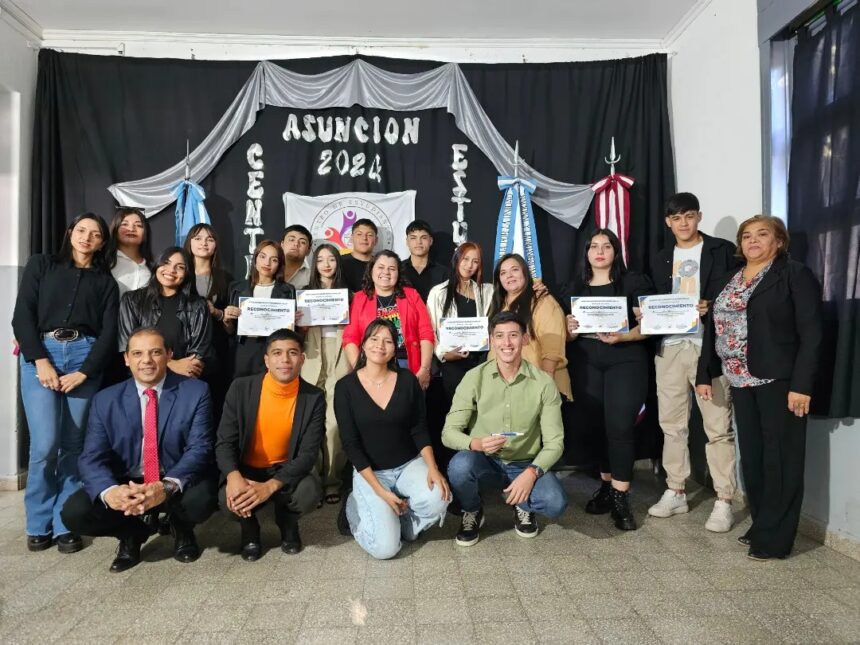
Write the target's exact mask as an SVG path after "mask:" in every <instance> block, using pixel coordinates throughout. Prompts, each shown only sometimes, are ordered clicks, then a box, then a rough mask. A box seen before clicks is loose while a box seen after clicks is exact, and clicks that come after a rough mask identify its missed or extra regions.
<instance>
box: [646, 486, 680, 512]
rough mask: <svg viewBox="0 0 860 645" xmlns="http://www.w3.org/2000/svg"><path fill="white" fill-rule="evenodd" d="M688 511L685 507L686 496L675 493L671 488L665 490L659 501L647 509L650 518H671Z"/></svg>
mask: <svg viewBox="0 0 860 645" xmlns="http://www.w3.org/2000/svg"><path fill="white" fill-rule="evenodd" d="M689 510H690V507H689V506H687V494H686V493H676V492H675V491H673V490H672V489H671V488H667V489H666V492H664V493H663V497H661V498H660V501H659V502H657V503H656V504H654V506H652V507H651V508H649V509H648V515H650V516H652V517H672V516H673V515H678V514H680V513H686V512H687V511H689Z"/></svg>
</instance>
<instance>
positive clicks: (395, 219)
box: [284, 190, 415, 258]
mask: <svg viewBox="0 0 860 645" xmlns="http://www.w3.org/2000/svg"><path fill="white" fill-rule="evenodd" d="M284 212H285V215H286V217H285V221H286V225H287V226H291V225H292V224H301V225H302V226H305V227H307V229H308V230H309V231H310V232H311V235H312V236H313V246H314V248H316V246H317V245H319V244H321V243H322V242H328V243H330V244H334V245H335V246H336V247H338V248H339V249H340V252H341V253H346V252H348V251H349V250H350V249H351V248H352V246H351V245H350V240H351V239H352V225H353V224H354V223H355V222H356V221H357V220H360V219H369V220H371V221H373V222H374V223H375V224H376V226H377V227H378V228H379V239H378V240H377V243H376V248H375V251H381V250H382V249H391V250H392V251H394V252H395V253H397V255H399V256H400V257H403V258H405V257H408V256H409V249H408V248H407V247H406V227H407V226H408V225H409V222H411V221H412V220H414V219H415V191H414V190H404V191H403V192H399V193H337V194H334V195H320V196H319V197H309V196H307V195H297V194H295V193H284Z"/></svg>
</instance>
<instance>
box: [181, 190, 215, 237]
mask: <svg viewBox="0 0 860 645" xmlns="http://www.w3.org/2000/svg"><path fill="white" fill-rule="evenodd" d="M173 194H174V195H176V246H182V245H183V243H184V242H185V237H186V236H187V235H188V231H190V230H191V227H192V226H194V225H195V224H211V223H212V220H210V219H209V212H208V211H207V210H206V206H205V205H204V204H203V200H204V199H206V193H205V192H203V189H202V188H201V187H200V186H199V185H197V184H195V183H192V182H190V181H188V180H184V181H180V182H179V183H178V184H176V188H174V189H173Z"/></svg>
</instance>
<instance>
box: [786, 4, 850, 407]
mask: <svg viewBox="0 0 860 645" xmlns="http://www.w3.org/2000/svg"><path fill="white" fill-rule="evenodd" d="M793 85H794V87H793V92H792V103H791V121H792V140H791V169H790V173H789V184H788V185H789V202H788V210H789V215H788V224H789V232H790V233H791V238H792V239H791V253H792V256H794V257H795V258H796V259H798V260H800V261H802V262H805V263H806V264H807V265H808V266H809V267H810V268H811V269H812V270H813V271H814V272H815V274H816V275H817V276H818V279H819V280H820V281H821V284H822V287H823V295H824V316H825V334H824V339H825V346H824V351H822V355H821V368H820V372H819V379H818V381H817V389H816V391H815V393H814V394H813V397H812V410H813V412H814V413H816V414H821V415H826V416H829V417H834V418H839V417H858V416H860V333H858V331H860V307H858V298H860V283H858V279H860V10H858V7H857V6H854V7H853V8H851V9H848V10H847V11H846V12H845V13H844V14H840V12H839V11H838V10H836V9H834V8H832V7H831V8H830V9H829V10H828V11H827V14H826V24H825V26H824V27H823V28H822V29H821V30H820V31H818V32H816V33H810V31H809V30H808V29H804V30H802V31H801V32H800V33H799V34H798V41H797V47H796V49H795V53H794V78H793Z"/></svg>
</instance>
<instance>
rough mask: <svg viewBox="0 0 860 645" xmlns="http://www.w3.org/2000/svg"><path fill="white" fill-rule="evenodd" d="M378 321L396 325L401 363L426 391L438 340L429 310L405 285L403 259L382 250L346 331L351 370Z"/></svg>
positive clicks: (345, 345) (370, 268)
mask: <svg viewBox="0 0 860 645" xmlns="http://www.w3.org/2000/svg"><path fill="white" fill-rule="evenodd" d="M376 318H383V319H385V320H390V321H391V322H392V323H394V326H395V327H396V328H397V331H398V340H397V360H398V363H399V364H400V366H401V367H406V368H408V369H409V371H410V372H412V373H413V374H415V376H416V377H417V378H418V382H419V383H420V385H421V387H422V388H423V389H425V390H426V389H427V386H428V385H429V384H430V363H431V361H432V358H433V345H434V343H435V342H436V337H435V336H434V335H433V325H432V324H431V322H430V315H429V314H428V313H427V307H426V306H425V305H424V302H423V301H422V300H421V296H419V295H418V292H417V291H416V290H415V289H413V288H412V287H407V286H405V285H404V282H403V276H402V275H401V273H400V258H399V257H397V254H396V253H394V252H393V251H388V250H385V251H380V252H379V253H377V254H376V255H375V256H373V259H372V260H371V261H370V263H369V264H368V265H367V271H366V272H365V274H364V282H363V284H362V290H361V291H359V292H357V293H356V294H355V297H354V298H353V300H352V307H351V308H350V311H349V324H348V325H347V326H346V327H345V328H344V330H343V348H344V352H345V353H346V357H347V360H348V361H349V364H350V366H351V367H354V366H355V363H356V361H357V360H358V351H359V346H360V345H361V339H362V336H363V335H364V330H365V329H366V328H367V326H368V325H369V324H370V323H371V322H372V321H373V320H375V319H376Z"/></svg>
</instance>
